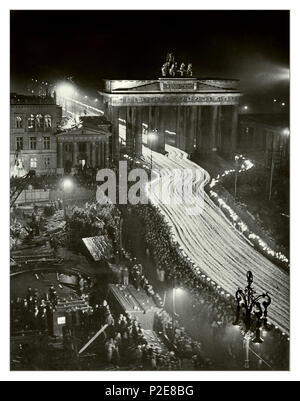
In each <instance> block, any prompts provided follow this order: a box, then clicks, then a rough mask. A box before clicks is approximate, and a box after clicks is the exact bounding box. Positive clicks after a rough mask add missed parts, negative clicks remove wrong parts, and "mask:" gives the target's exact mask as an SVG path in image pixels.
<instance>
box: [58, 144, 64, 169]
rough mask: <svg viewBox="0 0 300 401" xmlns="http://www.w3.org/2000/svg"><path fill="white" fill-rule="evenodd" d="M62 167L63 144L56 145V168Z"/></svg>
mask: <svg viewBox="0 0 300 401" xmlns="http://www.w3.org/2000/svg"><path fill="white" fill-rule="evenodd" d="M63 167H64V161H63V142H59V143H58V168H63Z"/></svg>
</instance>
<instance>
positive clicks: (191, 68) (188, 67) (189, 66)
mask: <svg viewBox="0 0 300 401" xmlns="http://www.w3.org/2000/svg"><path fill="white" fill-rule="evenodd" d="M186 75H187V76H188V77H192V76H193V65H192V63H189V64H188V66H187V70H186Z"/></svg>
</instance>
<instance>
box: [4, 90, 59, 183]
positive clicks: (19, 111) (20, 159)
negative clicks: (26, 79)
mask: <svg viewBox="0 0 300 401" xmlns="http://www.w3.org/2000/svg"><path fill="white" fill-rule="evenodd" d="M61 117H62V109H61V107H60V106H57V104H56V98H55V95H54V96H51V95H50V93H47V94H46V96H27V95H26V96H24V95H17V94H14V93H12V94H11V97H10V174H11V176H17V177H21V176H23V175H24V174H26V173H27V172H28V171H29V170H35V171H36V174H37V175H47V174H53V173H56V167H57V141H56V134H57V131H58V125H59V124H60V122H61Z"/></svg>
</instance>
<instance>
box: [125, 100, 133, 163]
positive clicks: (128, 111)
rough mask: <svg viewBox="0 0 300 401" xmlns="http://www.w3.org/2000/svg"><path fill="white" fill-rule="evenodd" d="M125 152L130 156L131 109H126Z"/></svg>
mask: <svg viewBox="0 0 300 401" xmlns="http://www.w3.org/2000/svg"><path fill="white" fill-rule="evenodd" d="M126 150H127V153H128V154H129V155H131V156H132V108H131V107H128V106H127V107H126Z"/></svg>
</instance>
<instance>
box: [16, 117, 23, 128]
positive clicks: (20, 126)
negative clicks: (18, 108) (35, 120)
mask: <svg viewBox="0 0 300 401" xmlns="http://www.w3.org/2000/svg"><path fill="white" fill-rule="evenodd" d="M22 126H23V121H22V117H20V116H18V117H16V128H22Z"/></svg>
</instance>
